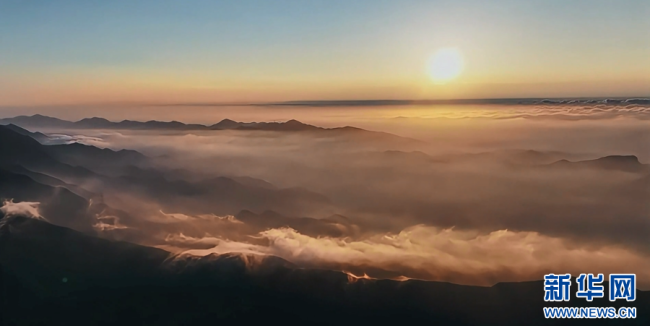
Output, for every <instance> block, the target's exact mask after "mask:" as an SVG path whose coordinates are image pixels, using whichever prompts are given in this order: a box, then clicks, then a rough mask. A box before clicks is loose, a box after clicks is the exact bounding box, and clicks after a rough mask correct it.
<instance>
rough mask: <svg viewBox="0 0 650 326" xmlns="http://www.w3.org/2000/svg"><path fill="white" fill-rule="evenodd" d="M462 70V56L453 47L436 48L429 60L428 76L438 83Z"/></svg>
mask: <svg viewBox="0 0 650 326" xmlns="http://www.w3.org/2000/svg"><path fill="white" fill-rule="evenodd" d="M461 72H463V57H462V56H461V54H460V52H459V51H458V50H457V49H455V48H444V49H440V50H438V51H437V52H436V53H435V54H434V55H433V56H432V57H431V60H430V61H429V76H430V77H431V79H432V80H433V81H434V82H436V83H439V84H444V83H447V82H449V81H451V80H453V79H455V78H456V77H458V76H459V75H460V73H461Z"/></svg>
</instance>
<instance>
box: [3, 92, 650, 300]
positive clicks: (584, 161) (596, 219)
mask: <svg viewBox="0 0 650 326" xmlns="http://www.w3.org/2000/svg"><path fill="white" fill-rule="evenodd" d="M266 110H267V111H264V112H262V111H260V109H255V110H249V111H248V113H247V114H251V112H253V111H254V112H257V113H259V114H258V116H257V117H258V118H257V119H255V120H257V121H261V120H270V119H268V117H270V116H283V117H288V115H289V114H293V113H296V112H297V113H296V114H295V115H296V116H291V117H290V118H297V119H299V120H301V118H307V119H305V121H302V122H305V123H317V122H320V123H321V125H323V126H326V127H334V126H341V127H342V126H346V125H351V126H354V127H360V128H364V129H368V130H369V131H368V130H357V129H355V130H344V131H340V130H338V131H337V130H327V129H324V130H320V131H265V130H207V131H205V130H202V131H199V130H196V131H193V130H189V131H188V130H185V131H178V130H117V129H75V130H62V129H57V128H49V129H48V128H42V129H40V130H38V131H41V132H44V133H46V134H47V135H48V136H49V137H51V139H53V140H57V141H59V142H60V143H69V142H73V141H77V142H81V143H83V144H87V145H92V146H96V147H100V148H111V149H114V150H120V149H131V150H136V151H138V152H140V153H142V154H144V155H145V156H146V158H145V159H142V160H141V161H138V162H137V163H135V162H131V161H128V160H126V161H123V162H119V163H118V162H106V164H99V163H97V162H91V161H89V160H82V159H75V160H74V163H75V164H73V165H78V166H79V167H83V168H84V169H87V170H89V171H91V172H90V173H86V174H85V175H84V176H77V175H69V174H68V175H63V174H60V175H53V176H54V177H56V178H59V179H60V180H62V181H63V182H65V183H68V184H73V185H76V186H78V187H80V188H82V189H84V190H85V191H88V192H90V193H91V194H89V195H88V196H87V197H88V198H86V199H87V200H88V203H89V204H88V206H87V207H86V208H84V209H85V210H86V211H85V212H86V214H87V217H84V218H87V222H88V224H89V225H90V228H91V229H92V230H94V232H96V234H98V235H100V236H102V237H107V238H111V239H117V240H127V241H131V242H137V243H141V244H145V245H149V246H156V247H160V248H163V249H166V250H169V251H172V252H174V253H176V254H179V255H183V254H192V255H208V254H211V253H227V252H233V251H234V252H247V253H255V254H262V255H274V256H279V257H281V258H284V259H286V260H289V261H291V262H293V263H295V264H298V265H300V266H304V267H314V268H326V269H336V270H344V271H348V272H350V273H353V274H355V275H363V274H367V275H368V276H369V277H377V278H384V277H385V278H393V279H396V278H404V277H406V278H417V279H427V280H442V281H449V282H456V283H463V284H480V285H489V284H494V283H496V282H501V281H522V280H537V279H541V278H542V276H543V274H545V273H551V272H554V273H566V272H569V273H583V272H590V273H596V272H598V273H601V272H602V273H610V272H620V271H622V270H624V271H626V272H633V273H637V275H638V277H639V282H640V284H639V285H640V286H641V287H646V288H647V287H648V286H650V274H649V273H648V270H650V250H648V248H650V246H649V244H650V243H649V242H648V241H649V240H648V235H649V234H650V207H649V206H648V199H649V196H650V165H648V164H647V163H648V160H650V148H649V147H648V146H647V144H648V143H650V136H649V135H650V119H649V118H648V117H649V116H648V115H649V114H650V113H649V111H648V108H647V107H644V106H641V105H628V106H608V105H594V106H591V107H587V106H580V107H576V106H571V105H555V106H535V107H528V108H522V107H509V108H501V109H499V108H492V107H490V108H487V109H486V108H481V109H477V110H475V111H473V110H472V109H471V108H465V109H464V110H459V111H452V110H447V109H438V110H425V109H422V108H413V109H409V110H410V111H406V110H403V111H399V110H396V109H394V108H391V109H385V108H383V109H377V110H376V111H374V115H373V111H372V110H370V109H368V108H364V109H355V110H351V111H347V112H346V111H344V110H342V109H341V108H337V109H336V110H333V111H331V112H330V111H325V109H322V108H309V109H304V110H302V111H299V110H297V109H285V110H281V111H277V112H275V113H274V111H273V110H272V109H270V108H267V109H266ZM231 112H233V114H235V113H234V112H235V111H234V110H233V111H231ZM260 112H262V113H260ZM318 112H320V113H323V112H329V114H328V115H324V114H323V115H322V116H319V114H317V113H318ZM168 114H169V112H168ZM337 114H340V115H337ZM235 115H236V114H235ZM210 116H214V114H212V115H210ZM224 118H225V117H224ZM228 118H235V119H236V118H237V116H229V117H228ZM265 118H267V119H265ZM204 119H208V117H205V118H204ZM157 120H162V119H157ZM186 120H187V122H197V121H196V120H198V118H196V117H192V118H187V119H186ZM286 120H288V119H286ZM202 122H203V123H206V124H208V123H214V122H217V121H202ZM343 122H345V123H343ZM32 131H36V130H33V128H32ZM75 155H76V154H75ZM71 157H72V156H67V157H65V159H68V160H72V159H71ZM70 162H71V161H70ZM70 190H71V191H73V189H70ZM73 192H75V191H73ZM77 193H79V191H77ZM43 198H45V197H43ZM48 198H49V197H48ZM52 198H54V197H52ZM46 200H47V198H45V199H43V202H41V204H40V207H43V206H42V205H48V202H47V201H46ZM52 200H56V199H52ZM50 205H51V204H50ZM37 209H39V204H37V203H35V202H24V203H18V202H17V203H13V202H10V201H8V202H6V203H5V205H4V206H3V207H2V208H1V209H0V210H1V211H2V212H3V213H4V214H11V213H12V212H16V211H17V210H23V211H26V212H28V213H29V215H30V216H33V217H38V218H45V219H48V218H49V217H48V216H47V214H45V212H44V211H43V210H42V209H41V210H40V213H39V211H35V210H37ZM54 220H55V221H56V220H57V218H55V219H54Z"/></svg>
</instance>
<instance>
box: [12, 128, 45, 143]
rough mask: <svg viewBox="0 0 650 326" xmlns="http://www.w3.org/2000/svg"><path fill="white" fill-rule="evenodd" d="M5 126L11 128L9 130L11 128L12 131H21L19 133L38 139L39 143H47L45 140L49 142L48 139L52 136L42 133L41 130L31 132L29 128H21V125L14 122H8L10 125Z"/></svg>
mask: <svg viewBox="0 0 650 326" xmlns="http://www.w3.org/2000/svg"><path fill="white" fill-rule="evenodd" d="M5 127H6V128H7V129H9V130H11V131H14V132H16V133H19V134H21V135H24V136H29V137H31V138H33V139H35V140H36V141H38V142H39V143H45V142H47V141H48V140H49V139H50V137H48V136H46V135H45V134H43V133H40V132H31V131H29V130H26V129H23V128H21V127H18V126H16V125H14V124H8V125H6V126H5Z"/></svg>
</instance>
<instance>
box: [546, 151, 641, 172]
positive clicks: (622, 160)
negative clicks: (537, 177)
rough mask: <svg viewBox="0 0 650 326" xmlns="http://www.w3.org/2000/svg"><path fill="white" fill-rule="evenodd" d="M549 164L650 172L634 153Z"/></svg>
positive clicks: (571, 167) (556, 166)
mask: <svg viewBox="0 0 650 326" xmlns="http://www.w3.org/2000/svg"><path fill="white" fill-rule="evenodd" d="M550 166H552V167H554V168H564V169H573V168H589V169H597V170H616V171H624V172H633V173H643V172H650V165H648V164H642V163H641V162H639V159H638V158H637V157H636V156H634V155H611V156H605V157H601V158H598V159H595V160H588V161H578V162H570V161H567V160H560V161H557V162H555V163H553V164H551V165H550Z"/></svg>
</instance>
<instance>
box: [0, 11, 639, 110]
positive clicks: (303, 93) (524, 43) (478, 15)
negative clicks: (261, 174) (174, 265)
mask: <svg viewBox="0 0 650 326" xmlns="http://www.w3.org/2000/svg"><path fill="white" fill-rule="evenodd" d="M649 15H650V3H649V2H648V1H641V0H627V1H599V0H595V1H584V0H575V1H556V0H546V1H535V0H533V1H512V0H495V1H475V0H468V1H434V0H432V1H423V0H421V1H415V0H412V1H382V0H372V1H370V0H358V1H337V0H334V1H305V0H303V1H252V0H240V1H203V0H202V1H171V0H158V1H70V0H62V1H16V0H0V69H1V70H2V71H3V72H5V73H4V74H3V76H0V86H5V87H9V88H10V90H5V91H0V104H2V103H18V104H20V103H22V102H24V101H25V100H24V99H23V100H21V97H23V98H24V97H31V98H32V99H38V101H40V102H43V103H46V102H48V99H51V101H53V102H57V101H61V99H60V98H58V97H57V96H63V95H65V96H66V98H68V99H69V100H71V101H74V100H76V99H78V100H79V101H86V100H91V101H92V100H97V101H102V100H106V101H108V100H128V99H134V100H155V99H156V98H160V96H159V95H161V94H171V93H173V94H176V95H174V97H175V98H178V99H182V100H192V99H193V98H196V99H197V100H205V99H214V100H238V99H242V100H246V99H259V100H264V99H266V98H268V99H273V100H275V99H303V98H313V99H318V98H324V99H327V98H337V97H342V98H354V97H360V98H368V97H375V98H376V97H381V96H380V95H382V94H386V95H391V96H392V97H402V98H403V97H432V98H435V97H449V96H454V95H457V96H460V97H491V96H490V94H494V95H495V96H494V97H502V96H503V95H507V96H511V97H518V96H521V97H525V96H529V95H538V94H537V93H535V92H536V91H535V90H537V92H539V91H540V89H541V90H544V89H547V90H548V93H549V96H552V95H553V94H554V92H555V93H557V90H556V88H558V89H566V87H564V86H562V87H559V86H557V87H555V88H554V87H553V85H554V84H555V85H562V84H563V83H568V84H570V85H571V86H570V87H573V88H574V89H575V95H576V96H584V95H588V94H591V93H593V94H591V95H590V96H598V95H604V96H611V95H617V94H619V93H620V95H630V94H633V93H635V92H636V93H638V92H643V90H644V89H647V90H648V93H650V89H649V88H648V87H647V85H648V77H647V76H650V59H648V58H650V34H649V32H648V31H650V23H649V20H648V19H647V17H649ZM449 46H453V47H456V48H458V49H459V50H460V51H461V52H462V53H463V55H464V60H465V62H466V69H465V70H464V72H463V75H461V76H460V78H458V80H457V81H456V82H455V83H453V85H451V84H450V85H446V86H444V87H443V86H433V85H429V84H428V78H427V75H426V62H427V59H428V58H429V57H430V56H431V55H432V54H433V53H434V52H435V51H436V50H437V49H439V48H443V47H449ZM540 84H542V85H546V86H542V87H541V88H540V86H539V85H540ZM607 84H610V85H612V84H615V85H614V87H610V89H611V91H610V92H611V93H616V94H602V93H603V92H604V91H606V88H605V86H603V85H607ZM468 85H469V86H468ZM499 85H501V86H499ZM513 85H514V86H513ZM526 85H529V87H527V86H526ZM549 85H550V86H549ZM616 85H618V86H616ZM80 86H83V87H81V88H84V87H85V88H86V91H85V92H84V90H83V89H80ZM436 87H438V88H439V89H436ZM443 88H444V89H443ZM102 89H103V90H104V91H102ZM137 89H141V90H142V91H141V92H138V91H136V90H137ZM563 92H564V93H566V90H565V91H563ZM51 93H54V94H51ZM217 93H218V94H217ZM564 93H562V94H559V93H558V94H559V95H566V94H564ZM628 93H629V94H628ZM56 94H59V95H56ZM210 94H212V95H210ZM638 95H643V94H638ZM170 100H171V99H170ZM25 103H26V102H25Z"/></svg>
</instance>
